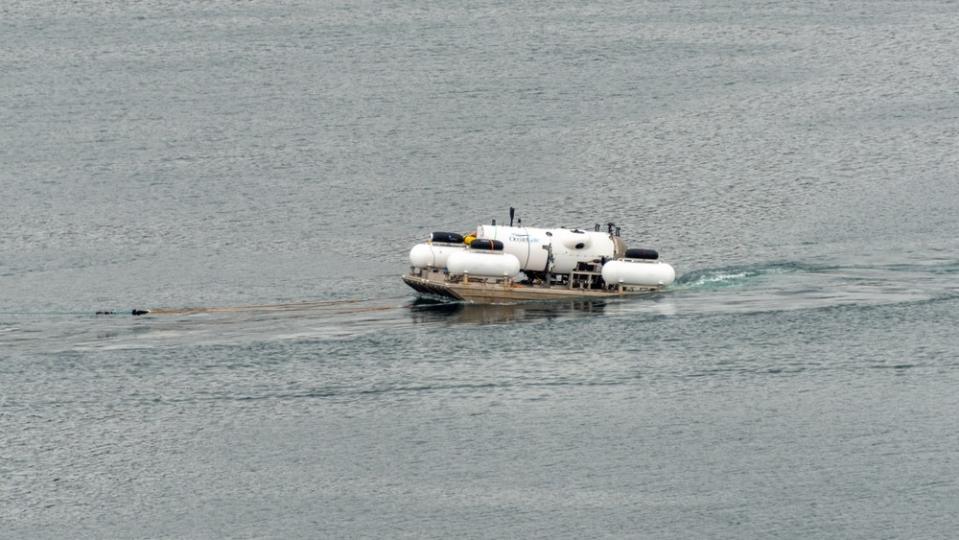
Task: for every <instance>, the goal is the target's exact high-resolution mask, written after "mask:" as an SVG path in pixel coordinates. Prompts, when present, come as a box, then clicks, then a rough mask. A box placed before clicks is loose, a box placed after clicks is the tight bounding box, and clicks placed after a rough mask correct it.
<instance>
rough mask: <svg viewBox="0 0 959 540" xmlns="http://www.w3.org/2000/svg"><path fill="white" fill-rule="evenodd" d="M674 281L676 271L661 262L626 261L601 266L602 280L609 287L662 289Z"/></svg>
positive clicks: (611, 262)
mask: <svg viewBox="0 0 959 540" xmlns="http://www.w3.org/2000/svg"><path fill="white" fill-rule="evenodd" d="M675 279H676V271H675V270H673V267H672V266H670V265H669V264H667V263H664V262H661V261H650V260H638V259H626V260H616V261H609V262H607V263H606V264H604V265H603V280H605V281H606V283H607V284H609V285H620V284H622V285H640V286H645V287H664V286H666V285H669V284H670V283H672V282H673V280H675Z"/></svg>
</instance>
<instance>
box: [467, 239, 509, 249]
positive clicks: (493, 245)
mask: <svg viewBox="0 0 959 540" xmlns="http://www.w3.org/2000/svg"><path fill="white" fill-rule="evenodd" d="M470 249H485V250H488V251H503V243H502V242H500V241H499V240H487V239H486V238H477V239H476V240H473V241H472V242H471V243H470Z"/></svg>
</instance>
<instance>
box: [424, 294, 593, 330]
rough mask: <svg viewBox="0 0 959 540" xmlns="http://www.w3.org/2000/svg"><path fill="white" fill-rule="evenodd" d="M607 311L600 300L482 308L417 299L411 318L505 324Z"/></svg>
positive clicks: (430, 320) (448, 322)
mask: <svg viewBox="0 0 959 540" xmlns="http://www.w3.org/2000/svg"><path fill="white" fill-rule="evenodd" d="M605 309H606V301H600V300H577V301H559V302H536V303H523V304H492V305H482V304H465V303H461V302H440V301H436V300H431V299H428V298H417V299H416V300H415V301H413V303H412V304H410V316H411V318H412V320H413V322H414V323H418V324H502V323H509V322H522V321H531V320H544V319H560V318H563V319H565V318H572V317H579V316H584V315H599V314H602V313H603V312H604V310H605Z"/></svg>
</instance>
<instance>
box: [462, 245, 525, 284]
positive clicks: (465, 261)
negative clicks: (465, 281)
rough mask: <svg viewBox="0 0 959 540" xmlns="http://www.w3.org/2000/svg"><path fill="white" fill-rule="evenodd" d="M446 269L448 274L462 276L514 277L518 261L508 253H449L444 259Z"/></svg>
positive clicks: (467, 251)
mask: <svg viewBox="0 0 959 540" xmlns="http://www.w3.org/2000/svg"><path fill="white" fill-rule="evenodd" d="M446 267H447V268H448V269H449V271H450V274H451V275H454V276H462V275H464V274H466V275H470V276H477V277H497V278H501V277H508V278H512V277H516V275H517V274H519V270H520V267H519V259H517V258H516V256H514V255H511V254H509V253H503V252H496V251H487V252H474V251H469V250H463V251H458V252H456V253H451V254H450V256H449V257H448V258H447V259H446Z"/></svg>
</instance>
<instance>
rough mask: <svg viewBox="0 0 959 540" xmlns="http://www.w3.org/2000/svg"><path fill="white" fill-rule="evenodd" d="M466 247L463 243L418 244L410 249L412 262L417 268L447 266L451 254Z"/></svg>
mask: <svg viewBox="0 0 959 540" xmlns="http://www.w3.org/2000/svg"><path fill="white" fill-rule="evenodd" d="M465 249H466V246H464V245H462V244H460V245H449V244H447V245H444V244H427V243H424V244H416V245H415V246H413V249H411V250H410V264H411V265H413V266H415V267H416V268H446V261H447V259H448V258H449V256H450V255H451V254H453V253H458V252H460V251H465Z"/></svg>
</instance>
